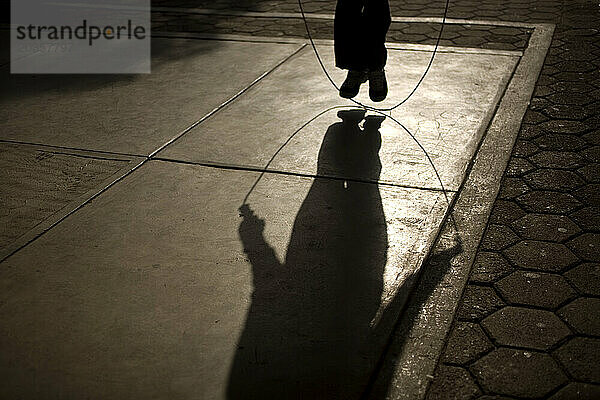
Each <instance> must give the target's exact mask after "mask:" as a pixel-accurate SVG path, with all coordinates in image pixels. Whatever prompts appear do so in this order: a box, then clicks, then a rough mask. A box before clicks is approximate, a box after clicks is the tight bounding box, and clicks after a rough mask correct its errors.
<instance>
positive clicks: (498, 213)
mask: <svg viewBox="0 0 600 400" xmlns="http://www.w3.org/2000/svg"><path fill="white" fill-rule="evenodd" d="M523 215H525V211H523V210H522V209H521V207H519V206H518V205H517V203H514V202H512V201H503V200H497V201H496V203H495V204H494V208H492V212H491V214H490V219H489V223H491V224H509V223H511V222H512V221H514V220H515V219H518V218H521V217H522V216H523Z"/></svg>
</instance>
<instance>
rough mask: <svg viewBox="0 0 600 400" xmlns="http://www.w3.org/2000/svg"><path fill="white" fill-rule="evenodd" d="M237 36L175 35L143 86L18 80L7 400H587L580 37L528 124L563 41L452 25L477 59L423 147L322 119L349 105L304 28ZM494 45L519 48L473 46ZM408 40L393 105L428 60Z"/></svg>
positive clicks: (10, 134) (586, 117) (418, 101)
mask: <svg viewBox="0 0 600 400" xmlns="http://www.w3.org/2000/svg"><path fill="white" fill-rule="evenodd" d="M182 5H184V6H186V7H187V6H189V5H186V4H182ZM161 6H164V4H161ZM392 9H394V4H392ZM260 11H265V12H267V11H269V10H260ZM270 11H272V12H276V11H285V10H276V9H275V10H270ZM309 11H311V10H309ZM314 11H319V10H314ZM325 11H326V10H325ZM595 12H596V15H597V9H596V10H595ZM171 14H175V15H179V16H181V15H184V16H189V15H201V16H206V15H213V14H210V12H204V14H202V13H201V12H198V10H196V13H195V14H194V13H193V12H192V13H190V12H189V10H188V12H184V13H179V14H178V13H176V12H173V10H164V11H162V12H161V13H157V15H158V16H159V17H160V18H157V20H160V19H166V20H167V21H169V18H171V17H170V15H171ZM221 14H226V13H223V12H221ZM432 15H433V14H432ZM435 15H436V16H438V14H435ZM591 15H594V14H591ZM219 18H221V19H223V16H222V15H221V17H219ZM219 18H216V17H215V19H217V20H218V19H219ZM240 18H242V19H243V18H256V17H252V16H248V15H241V16H240V15H238V16H230V17H229V19H230V20H231V21H232V22H231V23H230V26H233V28H232V29H236V27H237V29H240V31H239V32H237V31H233V32H229V33H224V32H217V34H219V35H220V36H219V37H208V36H207V35H212V34H214V33H211V32H202V31H199V32H191V33H190V32H187V31H186V30H185V29H183V28H182V27H181V26H178V25H177V24H171V25H169V24H167V27H169V29H162V28H164V26H158V27H157V28H156V30H157V37H156V38H155V39H154V44H153V46H154V48H153V55H154V60H153V73H152V74H151V75H149V76H129V77H125V78H123V77H119V78H114V77H110V76H86V77H84V78H81V77H73V76H71V77H52V78H47V77H43V76H37V77H18V78H15V77H9V76H8V75H7V74H6V72H5V73H4V74H3V78H2V79H3V89H4V90H3V93H4V96H3V98H2V102H3V104H2V118H1V119H0V120H1V121H2V127H3V129H2V133H1V139H2V140H3V143H1V144H0V146H1V148H2V150H3V151H2V153H0V157H2V159H1V162H2V164H3V165H5V168H3V172H2V173H3V174H5V175H3V178H2V179H3V182H6V184H3V191H4V193H5V194H4V193H3V195H2V200H3V202H6V207H5V209H6V210H8V213H7V214H6V215H5V216H4V217H3V218H4V221H6V222H5V225H6V229H5V232H3V233H2V236H1V239H2V245H3V246H4V248H3V250H2V251H3V253H2V255H3V258H5V259H4V261H3V262H2V265H3V266H4V274H3V275H2V278H1V282H2V288H3V290H2V293H3V295H2V296H3V297H2V302H1V303H0V304H1V307H0V312H1V313H2V315H1V316H2V321H3V324H2V328H1V329H2V337H3V340H2V353H3V357H2V360H3V361H2V369H3V374H4V376H6V380H7V381H9V382H11V383H10V384H8V385H4V387H3V389H2V390H3V391H4V392H3V396H4V397H9V398H10V397H22V398H40V397H57V396H58V397H61V395H63V396H64V397H73V398H79V397H86V396H87V397H91V398H147V397H154V398H223V397H230V398H240V397H255V398H285V397H302V396H304V397H306V398H335V397H339V398H358V397H360V396H361V395H367V396H371V397H374V398H382V397H385V396H388V397H390V398H419V397H423V396H425V394H426V393H427V395H428V396H429V398H476V397H478V396H480V395H483V394H503V395H508V396H513V397H517V398H519V397H544V396H550V395H552V394H555V393H556V396H560V395H563V396H569V393H572V391H575V392H577V391H580V393H584V392H585V391H588V392H589V393H593V391H594V390H597V386H593V383H594V382H596V383H597V382H598V371H596V370H594V361H593V360H594V359H596V358H597V357H596V355H595V354H597V352H598V350H597V346H598V344H597V339H595V338H594V336H595V335H596V334H597V332H598V331H599V330H598V327H597V320H596V319H595V318H594V317H593V315H594V312H593V310H597V309H598V304H597V299H596V297H594V296H597V295H598V293H597V290H598V283H597V279H598V271H597V269H598V264H594V263H597V262H598V261H599V260H598V253H597V248H598V247H600V244H598V237H597V234H595V233H594V232H596V231H597V227H598V223H597V222H598V221H596V219H597V215H598V210H597V208H594V207H597V206H598V204H597V198H596V197H597V195H596V194H597V193H598V190H597V189H598V188H597V187H596V186H597V185H596V184H595V183H594V182H597V175H598V174H597V171H598V169H597V165H598V164H597V162H598V160H597V153H598V152H597V151H596V150H597V148H598V146H597V144H598V143H597V136H598V135H597V132H594V131H593V130H592V127H593V126H594V123H593V121H595V119H594V118H597V115H596V108H595V105H597V102H594V100H593V99H594V98H597V96H595V95H594V93H596V92H597V88H596V89H595V92H594V91H592V90H593V89H592V90H587V92H588V93H590V95H589V100H587V99H581V97H577V96H576V95H575V94H570V93H571V92H569V91H567V90H566V89H567V88H565V86H566V85H565V84H561V79H563V80H565V81H569V80H575V81H581V82H575V83H571V84H570V85H579V86H577V87H579V88H580V89H581V91H582V92H586V89H585V88H587V87H590V86H592V84H591V83H590V82H591V81H592V80H593V79H595V81H597V71H598V65H597V63H595V62H593V61H592V62H589V61H585V62H584V61H581V62H571V61H568V60H570V58H569V57H570V56H564V54H565V53H566V54H570V53H569V51H579V53H577V54H580V53H583V52H584V51H583V50H581V49H580V48H579V47H577V48H576V49H575V50H570V48H569V47H568V46H569V43H570V42H569V39H570V38H572V37H573V35H570V34H565V38H563V39H555V40H554V42H553V43H556V42H557V40H558V41H560V44H559V47H563V48H564V49H562V51H556V52H555V53H551V54H550V55H549V56H548V57H547V58H546V67H545V68H544V70H543V71H542V75H541V78H540V79H541V80H543V82H541V83H540V81H539V80H538V86H537V88H536V91H535V93H534V95H535V96H538V97H534V102H533V103H532V104H531V105H530V106H529V109H528V110H527V112H526V107H527V103H528V101H529V100H530V97H531V92H532V91H533V89H534V86H533V85H534V83H535V80H536V77H537V73H538V71H539V69H540V68H541V66H542V62H543V60H544V57H545V56H546V49H547V46H548V45H549V44H550V39H551V38H552V32H553V29H554V27H553V25H551V24H543V23H542V24H540V23H539V22H537V21H534V22H531V21H525V22H520V23H519V24H511V25H510V26H506V24H504V25H503V24H500V23H498V26H494V25H493V23H492V22H490V21H487V22H474V21H478V19H477V18H470V19H471V20H472V21H471V22H472V23H471V24H469V23H467V22H465V21H460V23H458V22H456V23H454V24H452V21H450V23H451V25H449V26H453V25H454V26H463V28H461V29H463V31H460V30H457V29H455V33H454V39H453V40H454V42H459V43H454V42H452V43H444V44H443V48H441V51H440V52H439V53H438V54H437V56H436V59H435V61H434V64H433V66H432V69H431V71H430V72H429V74H428V75H427V77H426V79H425V80H424V81H423V84H422V85H421V86H420V87H419V88H418V89H417V91H416V92H415V94H414V95H413V96H412V97H411V98H410V100H409V101H407V102H406V103H405V104H403V105H402V107H400V108H398V109H397V110H395V111H394V112H392V114H391V116H392V117H393V118H395V119H397V120H398V121H399V122H401V123H402V124H403V125H404V126H405V127H406V128H407V130H405V129H404V128H402V127H401V126H400V125H398V124H397V123H395V122H394V121H393V120H392V119H391V118H390V117H389V116H388V117H386V119H385V120H384V119H383V117H382V115H381V114H380V113H377V112H369V113H367V115H364V112H363V113H360V112H357V111H350V108H346V109H332V110H330V111H326V110H327V109H328V108H330V107H333V106H336V105H349V104H351V103H349V102H347V101H344V100H343V99H341V98H339V97H338V96H337V94H336V92H335V89H334V88H332V87H331V85H330V84H329V82H328V81H327V80H326V78H325V76H324V75H323V73H322V71H321V70H320V67H319V65H318V64H317V63H316V59H315V57H314V54H313V50H312V48H311V47H310V46H308V45H307V44H306V40H304V39H301V38H300V37H299V36H300V33H298V32H297V31H294V29H295V28H294V26H292V28H290V29H291V33H290V34H288V35H285V36H284V37H283V38H279V39H272V38H271V39H269V37H270V36H269V35H268V34H266V35H265V33H264V32H261V33H256V36H251V34H252V33H255V32H257V31H253V32H246V31H244V30H243V29H242V28H239V26H242V27H243V26H248V25H251V24H252V23H254V24H256V22H255V21H254V20H252V21H253V22H251V23H250V22H246V21H245V22H244V23H243V24H239V23H238V25H239V26H238V25H236V21H239V19H240ZM269 18H275V19H276V18H278V17H277V16H276V15H270V17H269ZM286 18H287V17H286ZM288 19H290V18H288ZM485 19H486V20H487V19H489V18H485ZM292 20H293V19H292ZM515 20H516V21H520V19H518V18H516V19H515ZM323 21H325V22H326V23H330V22H331V21H330V20H328V19H327V18H321V19H319V18H316V19H315V23H323ZM327 21H329V22H327ZM424 21H425V20H422V21H420V22H419V21H414V20H413V21H411V22H410V23H421V24H426V23H428V22H424ZM543 22H545V21H543ZM549 22H554V21H549ZM263 23H264V21H263ZM286 23H287V22H285V23H284V24H283V25H282V26H285V24H286ZM294 23H297V21H296V22H294ZM396 23H397V24H401V23H404V24H408V25H407V26H410V23H408V22H406V21H404V22H402V21H397V22H396ZM258 25H260V22H259V23H258ZM291 25H293V24H291ZM559 26H560V25H559ZM173 27H175V28H179V29H175V28H173ZM478 27H485V29H486V30H487V32H490V31H492V30H494V29H496V33H492V35H496V36H494V37H498V35H502V32H503V31H502V29H508V30H510V29H514V30H516V31H513V34H517V33H519V35H521V34H522V32H526V34H527V35H529V36H528V37H527V38H526V43H517V42H512V44H511V46H512V47H511V46H508V45H502V46H499V45H497V43H498V42H491V43H496V44H495V45H493V46H485V45H484V44H485V43H490V41H489V40H491V39H489V38H488V39H487V40H488V41H487V42H484V43H480V44H479V45H475V44H474V43H475V42H477V41H476V40H471V41H469V40H467V41H465V42H464V43H463V44H460V40H459V39H460V38H461V37H462V38H465V37H469V35H468V34H467V33H465V32H472V31H473V29H474V28H478ZM407 29H408V28H407ZM183 31H186V32H185V34H183V33H182V32H183ZM393 31H394V30H393V29H392V32H393ZM588 31H589V32H587V31H585V29H582V30H580V31H579V32H578V33H581V34H583V35H578V36H577V37H578V38H581V37H584V38H586V39H585V40H584V41H583V43H587V42H586V40H589V41H590V43H592V39H593V38H594V35H596V37H597V32H595V31H593V30H592V29H588ZM399 32H402V30H399ZM558 32H559V34H560V32H561V31H560V30H559V31H558ZM567 32H568V31H567ZM397 34H398V35H400V36H401V34H400V33H397ZM403 34H404V35H406V32H403ZM504 34H505V35H506V34H507V32H504ZM555 35H556V34H555ZM316 36H317V38H318V39H321V38H322V37H323V36H324V35H322V34H321V36H319V34H317V35H316ZM508 36H510V35H508ZM278 37H279V36H278ZM471 37H478V36H476V35H475V36H473V35H472V36H471ZM555 37H556V36H555ZM407 40H408V39H407ZM449 40H450V39H449ZM401 42H403V41H402V40H398V43H399V44H396V42H392V43H390V45H389V46H388V48H389V49H390V56H389V63H388V67H387V73H388V79H389V82H390V96H389V98H388V100H386V102H384V103H382V104H381V106H382V107H389V106H393V105H394V104H396V103H397V102H399V101H401V100H402V99H404V98H405V97H406V96H407V95H408V93H410V91H411V90H412V88H413V87H414V85H415V84H416V82H418V80H419V78H420V76H421V74H422V73H423V71H424V70H425V67H426V66H427V63H428V61H429V57H430V56H431V50H432V47H431V45H430V44H429V43H426V42H424V43H421V44H414V43H411V44H409V45H406V44H403V43H401ZM581 42H582V41H581V40H580V39H578V43H581ZM478 43H479V42H478ZM506 43H508V41H506ZM317 47H318V49H319V52H320V54H321V55H322V57H323V59H324V62H325V65H326V66H328V68H329V71H330V73H331V74H332V76H333V77H334V79H335V80H336V81H337V82H341V80H342V79H343V75H342V74H341V73H340V71H336V70H335V69H334V68H333V67H332V65H333V59H332V54H331V53H332V52H331V43H330V42H328V41H326V40H325V41H323V40H319V41H318V46H317ZM592 49H594V50H595V51H596V53H595V54H596V55H597V50H598V49H597V47H592ZM561 55H562V56H563V57H567V61H563V59H562V58H561ZM575 58H577V56H575ZM579 69H581V71H583V72H581V73H579V74H578V73H577V72H571V70H575V71H579ZM540 96H543V97H540ZM358 99H359V100H360V101H361V102H365V103H368V104H372V103H370V102H369V101H368V97H367V95H366V87H364V88H363V90H362V92H361V95H360V96H359V97H358ZM563 104H564V105H563ZM355 109H356V108H355ZM325 111H326V112H325ZM321 112H323V114H322V115H320V116H318V117H317V115H318V114H319V113H321ZM313 117H316V118H315V119H314V120H312V118H313ZM523 117H524V120H523V122H524V123H523V124H522V125H521V122H522V119H523ZM307 122H310V123H308V124H307V125H306V126H304V124H305V123H307ZM519 126H521V129H520V137H519V140H518V141H517V144H516V146H515V147H514V149H513V157H512V158H511V161H510V163H509V164H508V169H506V171H504V170H505V167H506V165H507V161H508V158H509V155H510V151H511V148H512V146H513V141H514V139H515V138H516V135H517V133H519ZM300 128H302V129H300ZM570 134H572V136H569V135H570ZM411 135H413V136H414V138H411ZM560 135H562V136H560ZM433 167H435V170H434V168H433ZM265 168H266V171H267V172H266V173H264V174H263V173H262V171H264V170H265ZM503 171H504V174H505V178H504V179H503V180H502V186H500V183H501V182H500V181H501V178H502V175H503ZM436 172H437V173H436ZM499 188H500V191H499V195H498V198H497V199H496V201H495V202H494V199H495V198H496V195H497V193H498V190H499ZM24 200H27V201H26V202H25V201H24ZM492 207H493V211H492V214H491V217H490V219H489V221H488V215H489V213H490V211H491V210H492ZM450 210H452V216H453V218H447V217H448V216H449V215H450ZM486 225H487V229H486V233H485V235H484V236H483V240H482V241H481V243H480V240H481V237H482V233H483V230H484V229H485V228H486ZM436 238H438V240H436ZM478 248H479V250H478ZM428 254H429V255H430V259H429V261H428V262H427V263H425V264H423V262H424V260H425V259H426V256H427V255H428ZM470 271H471V272H470ZM419 277H421V278H422V279H421V281H420V282H419ZM467 279H468V285H467V286H466V290H465V291H464V295H462V297H463V298H462V300H461V301H460V302H459V298H460V297H461V294H462V293H463V290H462V289H463V287H465V283H466V281H467ZM594 279H595V280H594ZM458 304H460V306H458V311H457V312H456V321H455V322H452V321H453V315H454V313H455V310H456V309H457V305H458ZM586 310H587V311H586ZM397 321H399V322H398V324H397V325H396V326H395V324H396V322H397ZM447 332H451V334H450V335H449V336H447ZM578 335H580V336H578ZM390 338H391V340H390ZM584 349H585V350H584ZM439 354H442V357H441V359H440V365H439V366H437V367H436V363H437V360H438V357H439ZM586 357H588V358H589V359H586ZM575 359H576V361H573V360H575ZM582 360H583V361H582ZM430 381H433V385H428V383H429V382H430ZM456 382H460V384H457V383H456ZM570 382H572V383H570ZM577 382H585V383H586V384H583V383H577ZM428 387H429V391H428V392H426V390H427V388H428ZM561 393H562V394H561ZM565 393H566V394H565ZM565 398H569V397H565Z"/></svg>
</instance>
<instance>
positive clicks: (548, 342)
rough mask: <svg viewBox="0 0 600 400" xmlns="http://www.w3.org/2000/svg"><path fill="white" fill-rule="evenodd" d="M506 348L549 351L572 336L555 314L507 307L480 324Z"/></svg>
mask: <svg viewBox="0 0 600 400" xmlns="http://www.w3.org/2000/svg"><path fill="white" fill-rule="evenodd" d="M481 325H482V326H483V327H484V328H485V329H486V330H487V331H488V332H489V333H490V336H491V337H492V338H493V339H494V340H496V342H497V343H498V344H500V345H503V346H513V347H526V348H529V349H534V350H547V349H548V348H550V347H551V346H552V345H554V344H555V343H557V342H559V341H560V340H562V339H564V338H566V337H567V336H569V335H570V334H571V331H570V330H569V328H568V327H567V326H566V325H565V324H564V322H562V321H561V320H560V319H559V318H558V317H557V316H556V315H554V313H552V312H550V311H544V310H532V309H529V308H522V307H510V306H509V307H504V308H503V309H501V310H500V311H496V312H495V313H493V314H492V315H490V316H489V317H487V318H486V319H484V320H483V321H482V322H481Z"/></svg>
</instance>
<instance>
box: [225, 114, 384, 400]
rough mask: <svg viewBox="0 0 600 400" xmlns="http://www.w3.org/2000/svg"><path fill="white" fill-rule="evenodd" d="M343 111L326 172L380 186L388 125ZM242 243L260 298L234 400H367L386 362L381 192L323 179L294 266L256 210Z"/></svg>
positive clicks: (248, 217) (233, 378)
mask: <svg viewBox="0 0 600 400" xmlns="http://www.w3.org/2000/svg"><path fill="white" fill-rule="evenodd" d="M364 115H365V112H364V111H362V110H350V111H340V112H339V113H338V116H339V117H340V118H341V119H342V122H338V123H335V124H333V125H331V126H330V127H329V129H328V130H327V133H326V134H325V137H324V139H323V143H322V145H321V148H320V151H319V158H318V171H319V173H322V172H326V173H327V174H331V173H333V172H335V174H336V175H337V176H339V177H344V178H348V179H350V178H352V177H354V176H357V175H360V176H364V175H365V174H364V173H365V171H368V172H369V176H370V177H373V178H375V179H377V178H378V177H379V173H380V171H381V163H380V160H379V149H380V147H381V135H380V133H379V127H380V126H381V122H382V121H383V119H384V117H379V116H368V117H366V118H365V122H364V125H363V129H361V128H360V127H359V125H358V123H359V122H360V121H361V120H362V119H363V118H364ZM240 213H241V215H242V217H243V220H242V222H241V223H240V226H239V236H240V239H241V241H242V243H243V246H244V251H245V252H246V254H247V256H248V259H249V261H250V263H251V264H252V270H253V284H254V291H253V294H252V304H251V306H250V309H249V311H248V314H247V319H246V325H245V328H244V331H243V333H242V335H241V337H240V339H239V342H238V348H237V350H236V354H235V357H234V360H233V365H232V368H231V371H230V376H229V384H228V389H227V396H228V398H230V399H245V398H251V399H290V398H302V399H337V398H339V399H350V398H356V397H359V396H360V394H361V392H362V390H363V389H364V386H365V384H366V382H367V380H368V377H369V373H370V372H371V369H372V367H373V365H374V363H375V362H376V360H375V359H374V358H375V357H376V356H374V354H373V353H374V352H373V351H369V346H370V343H369V340H370V339H369V337H370V334H371V332H372V330H373V328H372V327H371V322H372V320H373V318H374V317H375V314H376V313H377V310H378V308H379V306H380V301H381V295H382V290H383V272H384V267H385V264H386V259H387V246H388V237H387V227H386V220H385V215H384V212H383V207H382V203H381V197H380V193H379V188H378V186H377V185H376V184H369V183H360V182H356V181H351V180H344V179H324V178H316V179H314V182H313V184H312V186H311V188H310V190H309V192H308V194H307V196H306V198H305V199H304V201H303V203H302V206H301V208H300V210H299V212H298V214H297V216H296V219H295V222H294V226H293V231H292V233H291V237H290V241H289V244H288V248H287V254H286V257H285V262H284V263H280V262H279V260H278V259H277V257H276V254H275V252H274V250H273V249H272V248H271V246H269V244H268V243H267V242H266V241H265V238H264V235H263V230H264V227H265V221H264V220H262V219H260V218H258V217H257V216H256V215H255V214H254V212H253V211H252V210H251V209H250V207H249V206H247V205H243V206H242V207H240Z"/></svg>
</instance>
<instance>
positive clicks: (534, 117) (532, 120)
mask: <svg viewBox="0 0 600 400" xmlns="http://www.w3.org/2000/svg"><path fill="white" fill-rule="evenodd" d="M544 121H548V117H546V116H545V115H544V114H542V113H539V112H536V111H532V110H527V111H526V112H525V116H524V117H523V122H524V123H527V124H539V123H540V122H544ZM519 143H520V141H519V140H517V143H516V144H515V146H520V144H519ZM524 143H529V142H524ZM513 151H515V150H514V148H513ZM522 155H523V156H525V157H527V156H528V155H529V154H522Z"/></svg>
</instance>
